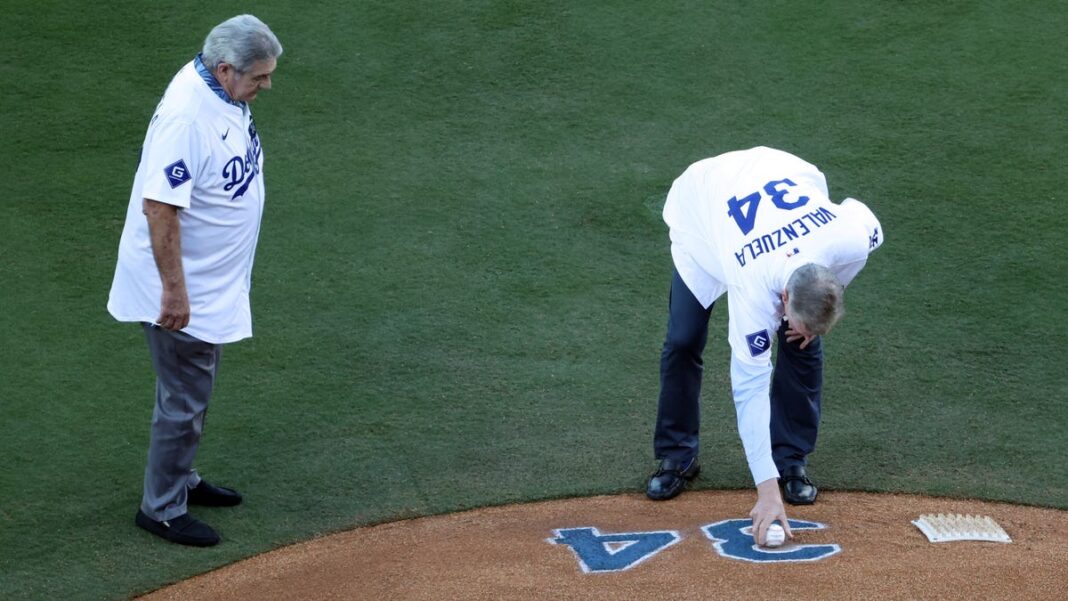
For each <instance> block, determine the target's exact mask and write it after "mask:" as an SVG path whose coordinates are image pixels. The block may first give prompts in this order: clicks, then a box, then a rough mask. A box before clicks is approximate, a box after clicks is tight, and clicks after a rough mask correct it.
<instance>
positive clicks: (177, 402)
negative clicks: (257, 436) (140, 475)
mask: <svg viewBox="0 0 1068 601" xmlns="http://www.w3.org/2000/svg"><path fill="white" fill-rule="evenodd" d="M142 325H143V326H144V330H145V338H146V339H147V340H148V350H149V352H150V353H151V355H152V366H153V368H155V370H156V407H155V410H154V411H153V412H152V433H151V438H150V440H149V444H148V462H147V464H146V466H145V490H144V497H143V498H142V499H141V511H143V512H144V513H145V515H147V516H148V517H150V518H152V519H153V520H156V521H158V522H160V521H164V520H170V519H173V518H176V517H178V516H180V515H182V514H184V513H186V511H187V510H186V499H187V497H188V491H189V489H190V488H193V487H195V486H196V485H197V484H199V483H200V476H199V475H198V474H197V472H196V470H194V469H193V459H194V458H195V457H196V454H197V448H198V447H199V446H200V436H201V434H202V433H203V431H204V415H205V414H206V413H207V410H208V401H210V400H211V392H212V388H213V387H214V385H215V375H216V373H217V371H218V369H219V359H220V357H221V356H222V345H219V344H211V343H209V342H204V341H203V340H199V339H197V338H194V337H192V336H190V335H189V334H186V333H184V332H171V331H168V330H164V329H163V328H160V327H158V326H155V325H153V324H147V323H146V324H142Z"/></svg>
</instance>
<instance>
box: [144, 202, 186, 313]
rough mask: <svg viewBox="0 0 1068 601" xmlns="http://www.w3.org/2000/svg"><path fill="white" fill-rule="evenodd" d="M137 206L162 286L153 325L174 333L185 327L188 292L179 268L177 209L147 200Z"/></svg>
mask: <svg viewBox="0 0 1068 601" xmlns="http://www.w3.org/2000/svg"><path fill="white" fill-rule="evenodd" d="M141 206H142V210H143V211H144V213H145V218H146V219H147V220H148V231H149V236H150V237H151V239H152V255H153V256H154V257H155V259H156V267H157V268H158V269H159V279H160V282H161V283H162V284H163V294H162V295H161V298H160V308H159V317H158V318H157V319H156V323H157V324H159V326H160V327H161V328H163V329H165V330H171V331H174V332H177V331H178V330H181V329H182V328H184V327H186V326H187V325H189V293H188V292H186V289H185V271H184V270H183V269H182V230H181V226H180V225H179V221H178V207H176V206H174V205H169V204H166V203H162V202H157V201H155V200H149V199H147V198H146V199H144V201H143V202H142V203H141Z"/></svg>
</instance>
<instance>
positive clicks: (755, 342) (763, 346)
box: [745, 330, 771, 357]
mask: <svg viewBox="0 0 1068 601" xmlns="http://www.w3.org/2000/svg"><path fill="white" fill-rule="evenodd" d="M745 341H746V342H747V343H748V344H749V353H750V354H751V355H753V356H754V357H759V356H760V355H762V354H764V353H765V352H766V351H767V350H768V349H770V348H771V336H770V335H768V331H767V330H760V331H759V332H753V333H752V334H749V335H747V336H746V337H745Z"/></svg>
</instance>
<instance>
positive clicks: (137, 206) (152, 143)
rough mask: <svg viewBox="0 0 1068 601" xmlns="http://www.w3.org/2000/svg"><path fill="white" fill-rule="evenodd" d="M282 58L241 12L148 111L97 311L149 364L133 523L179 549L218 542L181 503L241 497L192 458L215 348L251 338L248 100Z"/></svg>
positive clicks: (258, 154) (253, 207)
mask: <svg viewBox="0 0 1068 601" xmlns="http://www.w3.org/2000/svg"><path fill="white" fill-rule="evenodd" d="M281 54H282V46H281V45H280V44H279V43H278V39H277V38H276V37H275V35H274V33H272V32H271V30H270V28H268V27H267V25H265V24H264V23H263V22H262V21H260V20H259V19H257V18H256V17H253V16H251V15H240V16H237V17H234V18H232V19H229V20H227V21H225V22H223V23H221V24H219V25H218V26H216V27H215V28H214V29H212V31H211V33H209V34H208V36H207V38H206V39H205V41H204V48H203V52H202V53H201V54H199V55H197V57H196V58H194V59H193V60H192V61H190V62H189V63H188V64H186V65H185V66H184V67H183V68H182V69H181V70H180V71H179V72H178V74H177V75H175V76H174V78H173V79H172V80H171V83H170V85H169V86H168V87H167V90H166V92H164V95H163V99H162V100H161V101H160V103H159V105H158V106H157V107H156V110H155V113H154V114H153V116H152V120H151V122H150V123H149V126H148V132H147V134H146V135H145V141H144V146H143V147H142V150H141V162H140V164H139V165H138V167H137V173H136V175H135V176H134V183H133V190H132V192H131V194H130V203H129V206H128V208H127V212H126V225H125V227H124V228H123V232H122V239H121V240H120V242H119V257H118V262H117V265H116V268H115V278H114V280H113V282H112V286H111V294H110V298H109V299H108V311H109V312H110V313H111V314H112V315H113V316H114V317H115V318H116V319H118V320H119V321H132V322H140V323H141V324H142V327H143V328H144V331H145V336H146V338H147V341H148V347H149V351H150V353H151V355H152V365H153V367H154V369H155V371H156V405H155V410H154V411H153V415H152V430H151V440H150V442H149V448H148V461H147V465H146V467H145V481H144V496H143V498H142V501H141V507H140V509H139V511H138V512H137V516H136V519H135V523H136V524H137V525H138V526H140V527H142V528H144V529H145V530H148V531H149V532H152V533H153V534H156V535H158V536H160V537H163V538H165V539H167V540H169V541H172V542H175V543H180V544H184V545H195V546H210V545H214V544H216V543H218V542H219V536H218V534H217V533H216V532H215V531H214V530H213V529H212V528H211V527H210V526H208V525H207V524H205V523H203V522H201V521H199V520H197V519H196V518H194V517H192V516H191V515H189V513H188V510H187V505H190V504H193V505H209V506H230V505H237V504H238V503H240V502H241V495H239V494H238V493H237V492H236V491H233V490H231V489H228V488H224V487H219V486H214V485H211V484H209V483H208V482H206V481H204V480H203V479H201V478H200V476H199V475H198V474H197V472H196V470H194V469H193V460H194V458H195V456H196V451H197V447H198V446H199V443H200V437H201V433H202V431H203V427H204V415H205V413H206V412H207V408H208V402H209V401H210V400H211V394H212V388H213V386H214V383H215V375H216V373H217V370H218V366H219V359H220V355H221V351H222V345H223V344H226V343H229V342H235V341H238V340H241V339H243V338H248V337H250V336H252V317H251V310H250V306H249V288H250V285H251V276H252V261H253V257H254V256H255V251H256V242H257V240H258V238H259V230H260V220H261V217H262V215H263V203H264V186H263V175H262V170H263V147H262V145H261V143H260V137H259V134H258V133H257V131H256V126H255V124H254V122H253V120H252V114H251V112H250V111H249V105H248V103H249V102H250V101H252V100H253V99H255V98H256V95H257V94H258V93H259V91H260V90H265V89H270V87H271V75H272V73H274V70H275V66H276V65H277V59H278V56H279V55H281Z"/></svg>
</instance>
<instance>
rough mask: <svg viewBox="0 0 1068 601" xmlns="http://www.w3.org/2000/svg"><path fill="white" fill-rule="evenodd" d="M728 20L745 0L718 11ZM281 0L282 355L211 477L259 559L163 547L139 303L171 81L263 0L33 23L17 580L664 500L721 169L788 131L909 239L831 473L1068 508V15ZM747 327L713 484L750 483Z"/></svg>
mask: <svg viewBox="0 0 1068 601" xmlns="http://www.w3.org/2000/svg"><path fill="white" fill-rule="evenodd" d="M712 4H714V5H712ZM816 4H817V3H810V5H809V6H807V7H804V8H802V7H799V6H797V5H796V3H788V2H762V3H758V4H757V5H753V4H752V3H744V2H717V3H708V2H670V3H669V2H664V3H650V2H637V1H634V2H614V3H611V5H608V6H599V7H594V6H582V5H576V3H571V2H541V3H526V2H506V1H489V0H484V1H481V2H479V1H476V2H451V1H449V2H446V1H443V2H434V3H414V2H410V3H409V2H361V3H349V2H341V1H334V2H319V3H312V4H311V5H309V6H301V7H299V8H297V7H296V6H295V5H294V6H290V4H289V3H286V2H279V1H269V2H261V3H259V4H258V5H257V8H256V11H257V14H258V16H260V17H261V18H263V19H264V20H265V21H266V22H268V23H269V24H271V26H272V27H273V28H274V30H275V32H276V33H277V34H278V35H279V37H280V39H281V41H282V43H283V45H284V46H285V48H286V51H285V54H284V55H283V57H282V59H281V60H280V64H279V69H278V72H277V74H276V80H275V89H274V90H272V91H271V92H269V93H265V94H263V95H261V97H260V99H259V100H257V101H256V103H255V104H254V107H253V108H254V111H255V114H256V118H257V124H258V127H259V131H260V132H261V135H262V138H263V141H264V148H265V152H266V171H265V176H266V181H267V187H268V209H267V214H266V221H265V223H264V228H263V232H262V235H261V244H260V247H259V254H258V257H257V271H256V274H255V284H254V291H253V312H254V315H255V323H256V337H255V338H253V339H252V340H249V341H245V342H242V343H240V344H236V345H232V346H228V347H227V348H226V350H225V352H224V359H223V366H222V371H221V374H220V378H221V379H220V382H219V389H218V391H217V394H216V398H215V400H214V402H213V405H212V410H211V414H210V417H209V425H208V427H207V430H206V436H205V439H204V443H203V445H202V447H201V452H200V455H199V457H198V465H199V467H200V468H201V470H202V472H203V473H205V474H206V475H207V476H208V477H210V478H212V479H213V480H216V481H218V482H220V483H225V484H228V485H232V486H235V487H237V488H239V489H240V490H241V491H242V492H244V493H245V494H246V496H247V499H248V502H247V503H246V504H245V505H243V506H241V507H239V508H237V509H233V510H201V511H200V512H198V515H199V516H200V517H202V518H204V519H205V520H206V521H208V522H209V523H211V524H212V525H214V526H216V527H217V528H219V530H220V531H221V532H222V534H223V536H224V538H225V543H224V544H222V545H220V546H219V547H216V548H212V549H204V550H192V549H185V548H180V547H177V546H174V545H165V544H163V543H161V542H159V541H157V540H154V539H153V538H151V537H150V536H149V535H147V534H144V533H142V532H141V531H139V530H137V529H135V528H134V526H133V524H132V518H133V513H134V511H135V510H136V507H137V503H138V500H139V498H140V486H141V475H142V470H143V466H144V454H145V450H146V444H147V433H148V421H149V416H150V413H151V403H152V397H151V390H152V378H153V376H152V373H151V369H150V366H149V363H148V357H147V351H146V348H145V344H144V341H143V339H142V337H141V335H140V333H139V331H138V329H137V328H136V327H135V326H131V325H128V324H125V325H124V324H118V323H115V322H114V321H112V320H111V319H110V317H109V316H108V315H107V313H106V311H105V309H104V304H105V301H106V297H107V292H108V287H109V285H110V280H111V273H112V270H113V268H114V261H115V250H116V247H117V244H118V238H119V233H120V231H121V227H122V219H123V217H124V213H125V206H126V202H127V197H128V194H129V186H130V183H131V181H132V176H133V171H134V168H135V166H136V160H137V152H138V149H139V147H140V144H141V140H142V138H143V136H144V128H145V126H146V125H147V122H148V118H149V117H150V112H151V110H152V107H154V106H155V103H156V102H157V100H158V98H159V95H160V94H161V93H162V91H163V88H164V86H165V85H166V83H167V80H168V78H169V77H170V76H171V75H172V74H173V73H174V71H176V70H177V69H178V68H179V67H180V66H181V65H182V64H183V63H184V62H186V61H187V60H189V59H190V58H191V56H192V55H193V54H194V53H195V52H196V50H197V49H198V48H199V45H200V43H201V42H202V40H203V37H204V35H205V34H206V33H207V31H208V30H209V29H210V28H211V27H212V26H213V25H214V24H216V23H217V22H219V21H221V20H223V19H225V18H227V17H229V16H232V15H233V14H237V13H239V12H242V11H244V10H247V8H246V7H245V5H244V4H242V3H234V2H221V3H215V4H213V5H212V6H211V8H210V9H209V10H207V11H205V10H202V9H201V8H197V9H196V10H194V9H193V8H186V7H184V6H176V5H158V4H155V3H148V2H136V1H126V2H116V3H111V4H109V7H110V8H108V9H106V10H105V9H102V8H89V7H88V6H86V7H80V5H79V7H75V6H74V5H69V4H66V3H61V2H56V1H52V0H45V1H43V2H29V1H26V0H15V1H12V2H8V3H7V4H6V5H5V11H4V13H5V14H4V19H3V20H2V21H3V23H2V24H0V33H2V35H0V52H2V54H3V56H4V57H5V60H4V61H3V62H2V63H0V90H2V92H0V95H2V96H0V116H2V121H0V122H2V124H3V126H2V127H3V129H2V132H3V135H2V136H0V174H3V177H2V178H0V209H2V210H3V215H4V217H3V219H0V240H2V241H3V242H2V243H0V282H2V283H0V308H2V311H0V331H2V332H3V334H4V344H2V345H0V365H2V366H3V367H2V368H0V427H2V428H3V432H4V435H3V436H2V437H0V456H2V457H3V458H4V459H5V463H6V465H5V467H6V469H4V470H0V598H3V599H56V598H63V599H122V598H126V597H129V596H131V595H134V594H136V593H139V592H144V591H147V590H150V589H153V588H155V587H158V586H161V585H163V584H166V583H169V582H172V581H176V580H179V579H182V578H186V577H188V576H190V575H193V574H196V573H200V572H203V571H206V570H209V569H211V568H214V567H217V566H220V565H223V564H226V563H229V562H233V561H236V560H238V559H240V558H242V557H246V556H248V555H252V554H255V553H260V552H263V551H266V550H269V549H272V548H275V547H277V546H279V545H282V544H286V543H291V542H294V541H299V540H304V539H307V538H309V537H312V536H315V535H317V534H321V533H325V532H331V531H336V530H341V529H345V528H349V527H352V526H358V525H361V524H370V523H376V522H381V521H387V520H392V519H396V518H398V517H403V516H411V515H424V514H435V513H444V512H450V511H455V510H458V509H463V508H470V507H477V506H484V505H493V504H499V503H506V502H518V501H525V500H533V499H545V498H557V497H568V496H576V495H588V494H595V493H606V492H614V491H635V490H639V489H640V487H641V485H642V481H643V478H644V476H645V474H646V473H647V472H648V470H649V469H651V467H652V461H651V458H650V455H651V441H650V437H651V430H652V422H653V419H654V417H655V405H656V393H657V370H658V357H659V347H660V343H661V340H662V336H663V329H664V322H665V319H666V314H665V304H666V291H667V284H668V281H669V276H670V269H671V267H670V257H669V253H668V248H667V241H666V231H665V228H664V226H663V224H662V222H661V221H660V220H659V216H658V212H659V207H660V204H661V202H662V199H663V195H664V193H665V192H666V191H667V188H668V187H669V186H670V183H671V181H672V179H674V177H675V176H677V175H678V174H679V173H680V172H681V171H682V170H683V169H684V168H685V167H686V166H687V165H688V164H689V163H691V162H693V161H695V160H697V159H700V158H704V157H706V156H711V155H714V154H718V153H720V152H724V151H727V150H732V149H736V148H743V147H749V146H754V145H759V144H763V145H769V146H776V147H780V148H783V149H785V150H789V151H792V152H794V153H796V154H799V155H800V156H802V157H804V158H806V159H808V160H810V161H812V162H814V163H815V164H817V165H819V166H821V168H823V170H824V171H825V173H826V174H827V178H828V181H829V183H830V187H831V192H832V196H833V197H834V198H835V199H841V198H843V197H845V196H856V197H857V198H860V199H862V200H865V201H866V202H867V203H868V204H869V205H870V206H872V207H873V208H874V210H875V211H876V213H877V214H878V215H879V216H880V218H881V220H882V223H883V225H884V228H885V230H886V235H887V242H886V244H885V245H884V246H883V248H882V249H880V250H879V251H878V252H877V253H876V254H875V255H873V257H872V259H871V261H870V262H869V265H868V267H867V268H866V269H865V270H864V272H863V273H862V274H861V275H860V277H859V278H858V279H857V280H856V282H855V284H854V285H853V286H851V288H850V293H849V302H848V316H847V318H846V319H845V320H844V321H843V323H842V324H841V325H840V326H839V327H838V328H837V329H836V330H835V332H834V333H833V334H832V335H831V336H830V337H828V340H827V355H828V366H827V370H828V371H827V383H826V403H825V418H824V419H825V424H824V428H823V429H822V432H821V440H820V447H819V449H818V451H817V453H816V454H815V455H814V456H813V473H814V475H815V477H816V478H817V481H818V482H819V483H820V484H821V485H822V486H823V487H825V488H830V489H860V490H872V491H901V492H914V493H929V494H937V495H949V496H955V497H971V498H983V499H991V500H1004V501H1011V502H1016V503H1025V504H1034V505H1044V506H1051V507H1057V508H1061V509H1068V464H1066V462H1065V461H1064V459H1065V457H1066V456H1068V443H1066V442H1065V440H1066V438H1065V436H1064V432H1065V430H1066V429H1068V409H1066V405H1065V402H1066V401H1068V378H1066V375H1065V374H1066V372H1065V370H1064V367H1063V366H1064V365H1065V364H1066V359H1068V357H1066V353H1065V350H1064V344H1063V341H1062V338H1063V335H1064V326H1063V324H1062V322H1063V320H1064V318H1065V314H1066V299H1068V284H1066V280H1065V275H1066V272H1065V267H1064V266H1065V265H1068V245H1065V244H1064V242H1063V239H1062V238H1063V234H1064V232H1065V231H1068V217H1066V215H1068V212H1066V211H1064V209H1063V206H1062V205H1063V202H1064V200H1065V199H1064V193H1063V191H1062V190H1063V186H1064V182H1065V180H1066V179H1068V178H1066V175H1068V173H1066V172H1065V168H1064V166H1063V160H1061V159H1062V157H1061V153H1062V152H1063V149H1064V148H1066V147H1068V129H1066V126H1065V125H1064V120H1063V107H1064V106H1065V104H1066V101H1068V83H1066V82H1068V73H1066V68H1065V66H1064V60H1063V58H1064V56H1066V54H1068V53H1066V51H1068V42H1066V41H1065V38H1064V36H1063V32H1062V31H1061V30H1062V29H1063V28H1062V27H1061V24H1062V23H1064V22H1065V17H1066V16H1068V15H1066V14H1065V13H1066V12H1068V8H1065V7H1061V6H1052V5H1049V6H1039V5H1038V4H1035V3H1028V2H948V3H943V4H942V5H939V6H934V5H931V4H930V3H921V2H894V3H889V2H886V3H877V4H876V3H867V4H872V5H873V6H864V7H862V6H859V5H857V4H856V3H850V2H841V1H835V2H830V1H829V2H822V3H818V6H817V5H816ZM725 324H726V311H725V306H722V307H718V308H717V310H716V312H715V314H714V316H713V329H712V337H711V343H710V346H709V350H708V352H707V355H706V365H707V366H708V368H707V369H706V378H705V402H704V407H703V411H704V436H703V441H702V443H703V462H704V465H705V475H704V476H703V477H702V479H701V480H700V485H701V486H702V487H708V488H743V487H747V486H749V485H750V482H749V474H748V470H747V469H746V467H745V463H744V458H743V456H742V452H741V445H740V443H739V442H738V440H737V434H736V431H735V428H734V425H733V424H734V416H733V409H732V405H731V403H730V400H729V398H728V395H727V393H728V382H727V375H728V370H727V349H726V344H725V332H726V325H725Z"/></svg>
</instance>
